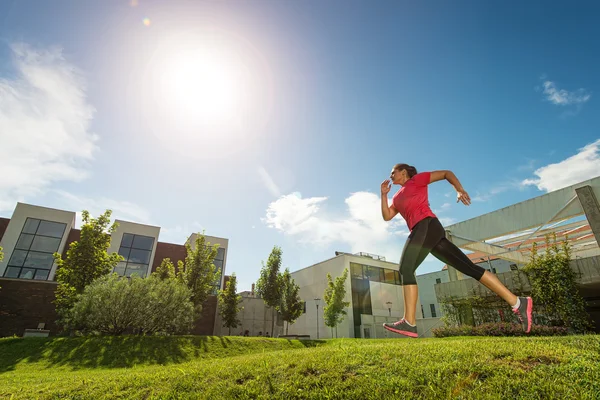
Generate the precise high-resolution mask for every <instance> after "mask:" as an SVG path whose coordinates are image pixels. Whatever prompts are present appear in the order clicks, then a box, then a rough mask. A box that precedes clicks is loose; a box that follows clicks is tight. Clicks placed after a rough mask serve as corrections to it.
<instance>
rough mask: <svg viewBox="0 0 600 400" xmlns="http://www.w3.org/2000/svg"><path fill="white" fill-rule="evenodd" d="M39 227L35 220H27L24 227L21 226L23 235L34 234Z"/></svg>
mask: <svg viewBox="0 0 600 400" xmlns="http://www.w3.org/2000/svg"><path fill="white" fill-rule="evenodd" d="M39 225H40V220H39V219H35V218H27V220H26V221H25V226H23V233H30V234H32V235H33V234H35V232H36V231H37V229H38V226H39Z"/></svg>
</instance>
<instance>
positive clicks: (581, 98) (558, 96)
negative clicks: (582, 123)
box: [543, 81, 592, 106]
mask: <svg viewBox="0 0 600 400" xmlns="http://www.w3.org/2000/svg"><path fill="white" fill-rule="evenodd" d="M543 88H544V92H543V93H544V95H545V98H546V100H548V101H549V102H551V103H552V104H555V105H558V106H568V105H573V104H583V103H585V102H587V101H588V100H589V99H590V98H591V97H592V95H591V94H590V93H589V92H588V91H587V90H586V89H577V90H575V91H572V92H569V91H568V90H565V89H558V88H557V87H556V83H554V82H552V81H544V83H543Z"/></svg>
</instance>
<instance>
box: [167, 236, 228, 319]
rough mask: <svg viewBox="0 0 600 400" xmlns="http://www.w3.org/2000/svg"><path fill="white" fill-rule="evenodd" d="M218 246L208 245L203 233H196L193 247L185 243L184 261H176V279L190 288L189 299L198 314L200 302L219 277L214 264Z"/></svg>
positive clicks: (203, 300)
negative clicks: (185, 254) (185, 253)
mask: <svg viewBox="0 0 600 400" xmlns="http://www.w3.org/2000/svg"><path fill="white" fill-rule="evenodd" d="M218 248H219V245H218V244H215V245H213V246H210V243H208V244H207V243H206V237H205V236H204V233H201V234H200V233H198V236H197V237H196V242H195V247H194V249H192V246H191V245H190V244H189V243H186V244H185V249H186V251H187V256H186V257H185V262H181V261H179V262H178V263H177V267H178V279H179V280H180V281H181V282H183V283H185V284H186V285H187V287H188V288H190V290H191V292H192V297H191V300H192V303H194V308H195V310H196V312H197V314H198V315H199V314H200V312H201V311H202V304H203V303H204V302H205V301H206V299H207V298H208V296H209V295H210V294H211V293H212V292H213V290H214V286H215V284H216V283H217V282H218V281H219V279H220V273H218V272H217V267H216V266H215V264H214V260H215V257H216V256H217V249H218Z"/></svg>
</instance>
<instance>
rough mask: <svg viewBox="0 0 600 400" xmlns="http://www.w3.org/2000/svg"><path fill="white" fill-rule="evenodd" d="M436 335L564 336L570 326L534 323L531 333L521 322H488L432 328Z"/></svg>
mask: <svg viewBox="0 0 600 400" xmlns="http://www.w3.org/2000/svg"><path fill="white" fill-rule="evenodd" d="M432 333H433V335H434V336H435V337H438V338H439V337H449V336H563V335H567V334H568V333H569V330H568V328H566V327H561V326H543V325H533V326H532V327H531V331H530V332H529V333H525V332H523V328H522V327H521V324H511V323H507V322H495V323H487V324H482V325H479V326H471V325H460V326H456V327H455V326H446V327H441V328H435V329H433V330H432Z"/></svg>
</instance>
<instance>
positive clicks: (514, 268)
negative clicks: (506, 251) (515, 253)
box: [510, 264, 518, 271]
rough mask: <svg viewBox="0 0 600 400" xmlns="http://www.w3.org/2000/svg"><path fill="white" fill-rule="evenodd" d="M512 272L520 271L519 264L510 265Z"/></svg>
mask: <svg viewBox="0 0 600 400" xmlns="http://www.w3.org/2000/svg"><path fill="white" fill-rule="evenodd" d="M510 270H511V271H517V270H518V268H517V264H510Z"/></svg>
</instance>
